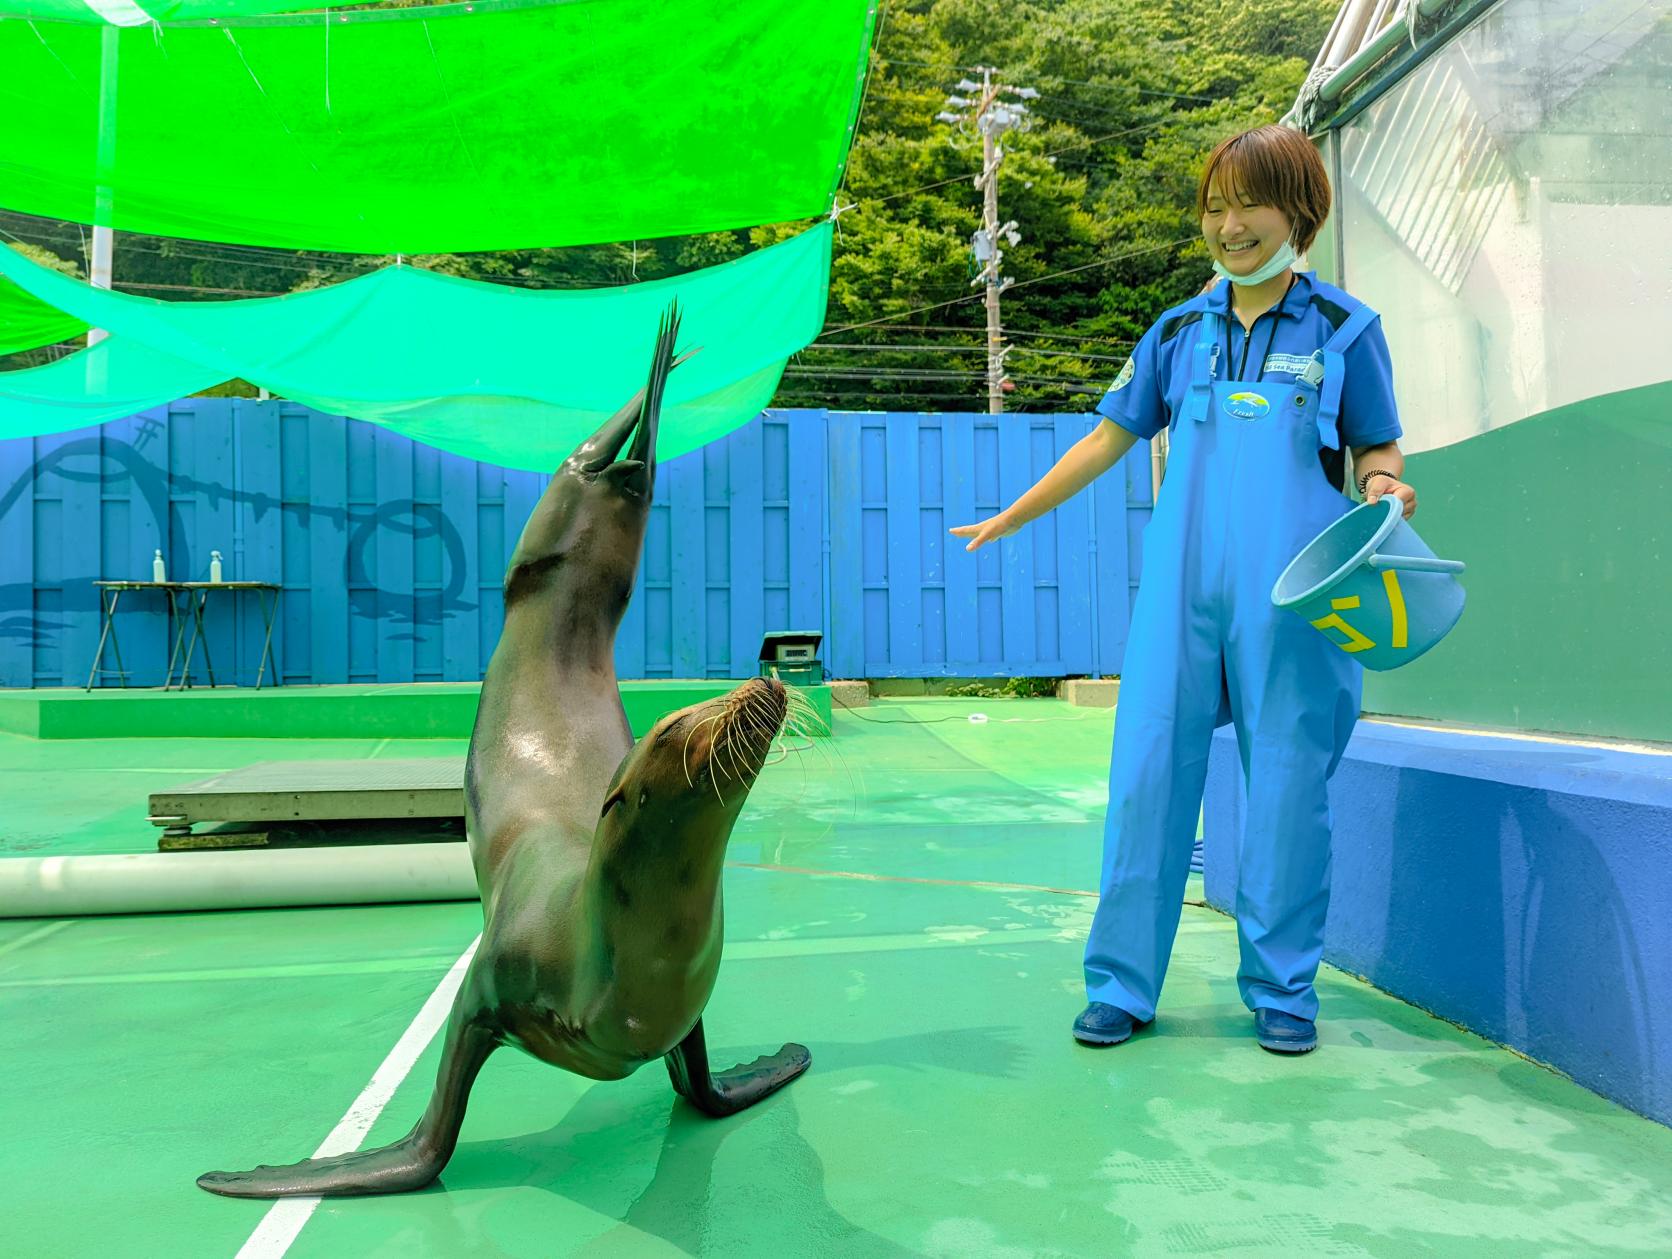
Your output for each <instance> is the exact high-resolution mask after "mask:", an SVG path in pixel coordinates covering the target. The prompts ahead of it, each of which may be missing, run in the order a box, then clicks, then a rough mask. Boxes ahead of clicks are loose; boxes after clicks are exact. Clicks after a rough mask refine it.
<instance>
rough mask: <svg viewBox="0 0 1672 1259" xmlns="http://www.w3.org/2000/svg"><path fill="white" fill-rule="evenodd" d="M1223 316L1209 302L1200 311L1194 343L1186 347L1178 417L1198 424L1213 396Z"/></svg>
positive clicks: (1206, 415) (1203, 417) (1205, 415)
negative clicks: (1186, 372)
mask: <svg viewBox="0 0 1672 1259" xmlns="http://www.w3.org/2000/svg"><path fill="white" fill-rule="evenodd" d="M1223 328H1224V319H1223V318H1222V317H1221V315H1220V314H1219V312H1218V311H1217V310H1214V309H1213V307H1212V305H1211V304H1209V305H1208V306H1207V307H1206V308H1205V309H1203V311H1202V326H1201V328H1200V329H1199V330H1198V331H1197V334H1196V344H1195V345H1193V346H1191V348H1190V388H1189V389H1188V390H1187V391H1186V392H1185V395H1184V405H1183V406H1182V407H1180V408H1179V418H1180V419H1181V420H1195V421H1197V422H1198V423H1199V422H1201V421H1202V420H1205V419H1207V418H1208V407H1209V404H1210V403H1211V401H1212V399H1213V381H1214V377H1215V376H1216V375H1217V374H1218V372H1219V351H1220V348H1221V347H1220V344H1219V341H1220V336H1221V332H1222V330H1223Z"/></svg>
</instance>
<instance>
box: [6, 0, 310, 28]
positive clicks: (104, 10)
mask: <svg viewBox="0 0 1672 1259" xmlns="http://www.w3.org/2000/svg"><path fill="white" fill-rule="evenodd" d="M324 7H325V6H324V5H322V4H320V3H319V0H0V17H12V16H16V17H28V18H47V19H49V20H51V21H55V22H107V23H109V24H110V25H112V26H143V25H144V24H145V23H147V22H190V21H197V20H202V19H205V18H226V17H253V16H259V15H262V14H267V13H295V12H297V11H298V10H299V9H322V8H324Z"/></svg>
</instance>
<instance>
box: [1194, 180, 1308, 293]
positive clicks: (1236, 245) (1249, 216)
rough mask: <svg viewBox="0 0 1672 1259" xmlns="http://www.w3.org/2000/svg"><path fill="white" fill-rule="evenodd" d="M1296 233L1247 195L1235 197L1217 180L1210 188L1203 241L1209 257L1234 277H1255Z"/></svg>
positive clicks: (1286, 221) (1278, 214)
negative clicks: (1253, 275) (1205, 243)
mask: <svg viewBox="0 0 1672 1259" xmlns="http://www.w3.org/2000/svg"><path fill="white" fill-rule="evenodd" d="M1294 230H1295V228H1294V224H1293V223H1291V222H1290V221H1289V216H1288V215H1287V214H1284V213H1283V211H1281V210H1279V209H1278V208H1277V207H1276V206H1272V205H1261V204H1260V203H1259V202H1258V201H1256V200H1255V199H1254V198H1253V197H1251V196H1249V195H1248V194H1247V193H1242V192H1239V193H1236V194H1234V195H1233V193H1232V192H1231V191H1230V190H1228V189H1227V188H1225V187H1224V185H1223V184H1221V182H1220V181H1219V180H1218V179H1215V180H1214V181H1213V183H1212V184H1210V185H1209V186H1208V205H1207V212H1206V213H1205V214H1203V215H1202V239H1203V240H1205V241H1206V242H1207V246H1208V256H1209V257H1210V258H1212V259H1213V260H1214V261H1215V262H1219V263H1222V264H1224V267H1225V269H1226V270H1227V271H1229V272H1230V273H1231V274H1232V275H1233V276H1238V275H1252V274H1253V273H1254V272H1256V271H1258V270H1259V269H1260V268H1261V267H1263V266H1264V265H1265V264H1266V263H1267V262H1268V261H1269V260H1270V259H1271V256H1272V255H1273V254H1275V253H1276V252H1277V251H1278V250H1279V249H1281V248H1283V243H1284V242H1285V241H1287V240H1288V239H1289V237H1290V235H1291V233H1293V232H1294Z"/></svg>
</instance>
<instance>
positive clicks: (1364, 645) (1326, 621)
mask: <svg viewBox="0 0 1672 1259" xmlns="http://www.w3.org/2000/svg"><path fill="white" fill-rule="evenodd" d="M1341 602H1343V603H1345V602H1347V601H1346V600H1341ZM1352 602H1353V603H1354V604H1356V603H1358V600H1357V599H1354V600H1352ZM1312 625H1313V628H1315V629H1320V630H1332V629H1334V630H1340V631H1341V633H1342V635H1343V636H1344V637H1345V638H1346V640H1347V641H1346V642H1344V643H1336V644H1335V645H1336V646H1337V647H1339V648H1341V650H1342V651H1345V652H1347V653H1349V654H1351V653H1352V652H1355V651H1369V650H1370V649H1371V648H1372V647H1374V646H1375V645H1376V644H1375V643H1373V642H1371V641H1370V640H1369V639H1368V638H1366V637H1365V636H1364V635H1363V634H1361V633H1359V632H1358V631H1357V630H1356V629H1354V628H1353V627H1352V626H1351V625H1348V624H1347V622H1345V621H1343V620H1342V619H1341V614H1340V613H1339V612H1331V613H1330V614H1329V615H1328V616H1321V617H1319V618H1318V619H1317V620H1316V621H1313V622H1312Z"/></svg>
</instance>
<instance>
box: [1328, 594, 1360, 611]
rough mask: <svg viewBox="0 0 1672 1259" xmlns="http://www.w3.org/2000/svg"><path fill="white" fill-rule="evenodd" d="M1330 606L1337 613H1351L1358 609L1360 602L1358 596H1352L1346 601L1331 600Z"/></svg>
mask: <svg viewBox="0 0 1672 1259" xmlns="http://www.w3.org/2000/svg"><path fill="white" fill-rule="evenodd" d="M1329 605H1330V607H1332V608H1334V609H1335V610H1336V611H1337V612H1351V611H1352V610H1353V609H1354V608H1356V607H1358V605H1359V600H1358V596H1357V595H1350V596H1348V597H1347V598H1345V599H1331V600H1330V601H1329Z"/></svg>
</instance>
